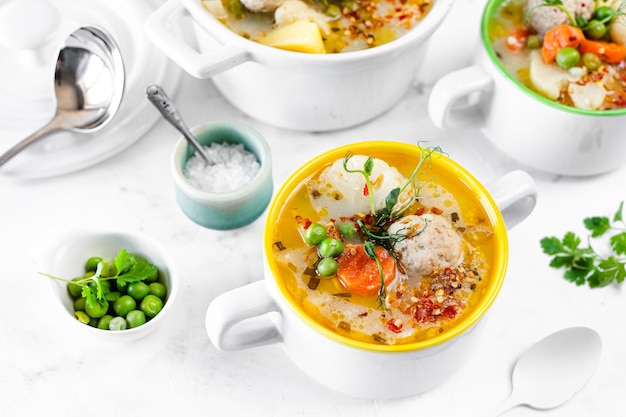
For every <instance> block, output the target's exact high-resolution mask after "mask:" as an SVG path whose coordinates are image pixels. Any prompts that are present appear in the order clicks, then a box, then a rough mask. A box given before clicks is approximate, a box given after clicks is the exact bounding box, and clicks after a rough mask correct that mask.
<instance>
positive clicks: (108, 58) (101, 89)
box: [0, 27, 124, 166]
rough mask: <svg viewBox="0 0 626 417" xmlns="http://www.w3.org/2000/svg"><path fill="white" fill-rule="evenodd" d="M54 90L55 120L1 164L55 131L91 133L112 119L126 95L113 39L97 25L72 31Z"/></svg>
mask: <svg viewBox="0 0 626 417" xmlns="http://www.w3.org/2000/svg"><path fill="white" fill-rule="evenodd" d="M54 92H55V95H56V100H57V109H56V113H55V115H54V117H53V118H52V120H50V122H48V124H47V125H45V126H43V127H42V128H41V129H39V130H37V131H36V132H35V133H33V134H32V135H30V136H29V137H27V138H26V139H23V140H22V141H21V142H18V143H17V144H16V145H14V146H13V147H12V148H10V149H9V150H8V151H6V152H5V153H4V154H2V155H0V166H2V165H4V163H5V162H7V161H8V160H9V159H11V158H13V157H14V156H15V155H16V154H17V153H19V152H21V151H22V150H24V149H25V148H26V147H28V146H30V145H32V144H33V143H35V142H37V141H38V140H39V139H41V138H43V137H45V136H47V135H49V134H51V133H53V132H57V131H61V130H71V131H75V132H82V133H90V132H95V131H97V130H99V129H102V128H103V127H104V126H105V125H106V124H107V123H108V122H110V121H111V119H112V118H113V116H114V115H115V113H116V112H117V110H118V108H119V106H120V103H121V101H122V96H123V94H124V63H123V61H122V55H121V54H120V51H119V48H118V47H117V44H116V43H115V41H114V40H113V38H112V37H111V36H110V35H109V34H108V33H106V32H104V31H103V30H101V29H97V28H94V27H82V28H80V29H78V30H76V31H74V32H73V33H72V34H70V36H69V37H68V38H67V39H66V41H65V45H64V46H63V48H62V49H61V51H60V52H59V56H58V58H57V62H56V69H55V73H54Z"/></svg>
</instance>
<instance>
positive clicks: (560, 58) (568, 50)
mask: <svg viewBox="0 0 626 417" xmlns="http://www.w3.org/2000/svg"><path fill="white" fill-rule="evenodd" d="M578 61H580V52H578V49H576V48H572V47H571V46H566V47H565V48H562V49H561V50H560V51H559V52H557V54H556V63H557V64H558V65H559V67H561V68H563V69H570V68H572V67H573V66H575V65H576V64H578Z"/></svg>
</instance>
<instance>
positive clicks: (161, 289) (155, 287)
mask: <svg viewBox="0 0 626 417" xmlns="http://www.w3.org/2000/svg"><path fill="white" fill-rule="evenodd" d="M148 287H150V294H152V295H156V296H157V297H159V298H160V299H161V300H162V299H164V298H165V294H167V290H166V289H165V285H163V284H161V283H160V282H151V283H150V285H148Z"/></svg>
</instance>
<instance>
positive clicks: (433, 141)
mask: <svg viewBox="0 0 626 417" xmlns="http://www.w3.org/2000/svg"><path fill="white" fill-rule="evenodd" d="M146 83H149V80H146ZM428 93H429V85H428V84H427V85H416V86H415V87H414V88H412V89H411V90H410V91H408V92H407V95H406V97H405V99H404V100H403V101H402V102H401V103H399V104H398V105H397V106H395V107H394V108H393V109H392V110H391V111H390V112H388V113H387V114H385V115H383V116H382V117H380V118H378V119H376V120H374V121H371V122H370V123H367V124H365V125H362V126H358V127H356V128H352V129H348V130H345V131H339V132H333V133H325V134H311V133H300V132H292V131H284V130H280V129H277V128H273V127H271V126H267V125H264V124H262V123H259V122H257V121H255V120H251V119H249V118H247V117H246V116H245V115H242V114H241V113H240V112H238V111H237V110H236V109H234V108H233V107H232V106H231V105H230V104H228V103H227V102H225V101H224V99H222V98H221V96H220V95H219V93H218V92H217V91H216V90H215V88H214V87H213V85H212V84H211V83H210V82H208V81H201V80H196V79H192V78H191V77H189V76H186V75H185V76H183V79H182V83H181V86H180V89H179V91H178V93H177V94H176V96H175V99H176V102H177V104H178V105H179V107H180V110H181V112H182V114H183V115H184V117H185V118H186V120H187V121H188V124H189V125H190V126H193V125H196V124H200V123H202V122H205V121H208V120H240V121H244V122H248V123H250V124H251V125H252V126H253V127H255V128H256V129H258V130H259V131H260V132H261V133H262V134H263V135H264V136H265V138H266V139H267V141H268V142H269V144H270V146H271V149H272V152H273V158H274V166H273V170H274V182H275V186H276V187H278V186H279V185H280V184H281V183H282V181H283V180H284V179H285V178H286V177H287V176H288V175H289V174H290V173H291V172H292V171H293V170H295V169H296V168H297V167H298V166H299V165H300V164H302V163H303V162H305V161H306V160H308V159H309V158H311V157H313V156H315V155H316V154H318V153H320V152H322V151H324V150H326V149H329V148H332V147H334V146H337V145H341V144H345V143H350V142H354V141H361V140H369V139H389V140H396V141H404V142H410V143H415V142H417V141H427V143H428V144H429V145H438V146H441V147H442V148H443V149H444V150H445V151H446V152H447V153H448V154H449V155H450V156H451V157H452V158H454V159H456V160H458V161H459V162H460V163H462V164H463V165H465V166H466V167H467V168H468V169H469V170H470V171H471V172H472V173H474V174H475V176H476V177H477V178H479V179H480V180H482V181H483V182H486V183H488V182H489V181H491V180H493V179H495V178H497V177H499V176H500V175H502V174H504V173H506V172H508V171H509V170H512V169H517V168H524V167H523V166H521V165H520V164H518V163H517V162H515V161H513V160H511V159H509V158H507V157H505V156H503V155H501V154H500V153H499V152H498V151H496V150H494V148H493V146H492V145H491V144H490V143H489V142H488V141H487V140H486V139H485V138H484V137H483V136H482V134H481V133H479V131H478V130H476V129H467V130H459V131H454V132H442V131H440V130H438V129H437V128H435V127H434V126H433V125H432V124H431V123H430V121H429V120H428V116H427V114H426V102H427V97H428ZM155 111H156V110H155ZM177 136H178V135H177V134H176V133H175V131H174V130H173V128H172V127H171V126H169V125H168V124H167V123H166V122H164V121H161V122H160V123H159V124H158V125H157V126H155V127H154V128H153V129H152V130H151V131H150V132H149V134H148V135H147V136H145V137H144V138H142V139H141V140H139V141H138V142H137V143H135V144H134V145H133V146H131V147H130V148H128V149H127V150H126V151H124V152H123V153H121V154H119V155H117V156H115V157H113V158H111V159H109V160H107V161H105V162H103V163H100V164H99V165H96V166H93V167H91V168H88V169H85V170H82V171H79V172H76V173H73V174H69V175H65V176H61V177H54V178H49V179H43V180H19V179H15V178H6V177H3V176H1V175H0V259H1V260H2V276H3V277H2V284H3V285H2V289H1V290H0V416H7V417H14V416H16V417H17V416H34V415H46V416H84V415H90V416H94V417H99V416H111V415H119V416H123V415H145V416H148V415H150V416H166V415H179V416H196V415H210V416H218V415H225V416H229V415H233V416H244V415H258V416H290V417H292V416H342V417H345V416H359V417H368V416H393V415H422V416H446V415H455V416H460V415H462V416H477V417H479V416H484V414H483V411H484V410H486V409H488V408H490V406H491V405H492V404H495V403H497V402H499V401H501V400H503V399H504V398H505V397H506V396H507V395H508V394H509V392H510V390H511V383H510V373H511V369H512V366H513V364H514V362H515V360H516V359H517V357H518V356H519V355H520V354H521V353H522V352H523V351H524V350H525V349H526V348H527V347H529V346H530V345H531V344H532V343H533V342H535V341H536V340H538V339H540V338H542V337H543V336H545V335H547V334H549V333H551V332H553V331H556V330H559V329H562V328H564V327H569V326H589V327H591V328H593V329H595V330H597V331H598V332H599V333H600V335H601V337H602V339H603V344H604V350H603V355H602V359H601V361H600V365H599V368H598V370H597V372H596V373H595V375H594V376H593V377H592V379H591V380H590V381H589V383H588V384H587V385H586V386H585V388H584V389H583V390H582V391H581V392H579V393H578V394H577V395H576V396H575V397H574V398H573V399H572V400H571V401H569V402H568V403H566V404H565V405H563V406H562V407H559V408H556V409H553V410H550V411H545V412H537V411H535V410H533V409H530V408H527V407H518V408H516V409H513V410H511V411H510V412H509V413H507V414H506V415H507V416H510V417H515V416H520V417H521V416H534V415H545V416H551V417H552V416H554V417H556V416H564V417H565V416H567V417H579V416H580V417H582V416H626V396H625V395H624V389H625V388H626V359H625V358H626V355H624V352H625V351H626V330H625V329H624V324H623V317H624V303H625V301H626V298H625V295H624V289H623V288H620V287H617V286H611V287H608V288H604V289H597V290H590V289H589V288H586V287H576V286H574V285H573V284H571V283H568V282H566V281H565V280H564V279H563V278H561V272H559V271H556V270H552V269H550V268H549V267H548V262H549V259H548V258H547V256H545V255H544V254H542V252H541V249H540V246H539V240H540V239H541V238H542V237H544V236H547V235H556V236H562V235H563V234H564V233H565V232H566V231H568V230H573V231H576V232H579V233H583V232H584V230H583V227H582V219H583V218H584V217H587V216H590V215H608V216H611V215H612V214H613V213H614V211H615V209H616V208H617V206H618V204H619V202H620V201H621V200H623V199H625V198H626V194H625V193H624V191H623V190H624V187H623V184H624V181H625V180H626V169H620V170H618V171H615V172H611V173H609V174H606V175H602V176H597V177H593V178H562V177H555V176H552V175H546V174H542V173H540V172H535V171H532V170H528V172H529V173H531V175H533V177H534V178H535V180H536V181H537V183H538V187H539V200H538V204H537V207H536V209H535V211H534V212H533V213H532V214H531V216H530V217H529V218H528V219H527V220H526V221H525V222H524V223H522V224H521V225H519V226H518V227H517V228H515V229H513V230H512V231H511V232H510V235H509V238H510V262H509V273H508V276H507V278H506V281H505V283H504V287H503V288H502V291H501V293H500V295H499V298H498V299H497V301H496V303H495V304H494V305H493V307H492V309H491V311H490V312H489V314H488V317H487V320H488V321H487V323H486V327H485V331H484V334H483V339H482V342H481V346H480V349H479V350H478V351H477V352H476V353H475V355H474V356H473V357H472V359H471V360H470V361H468V363H467V364H466V365H465V366H464V367H463V368H461V369H459V371H458V373H457V374H456V375H455V376H454V377H453V378H452V379H451V380H449V381H448V382H446V383H445V384H444V385H442V386H440V387H438V388H436V389H434V390H432V391H429V392H426V393H424V394H422V395H419V396H415V397H411V398H405V399H400V400H393V401H372V400H364V399H354V398H347V397H344V396H342V395H339V394H337V393H335V392H332V391H330V390H328V389H327V388H325V387H323V386H320V385H318V384H317V383H316V382H314V381H312V380H310V379H309V378H308V377H307V376H306V375H304V374H303V373H301V372H300V371H299V370H298V369H296V368H295V367H294V366H293V365H292V364H291V363H290V362H289V360H288V359H287V357H286V355H285V354H284V352H283V351H282V349H281V347H280V346H269V347H262V348H256V349H251V350H246V351H241V352H234V353H233V352H230V353H227V352H220V351H218V350H216V349H215V348H214V347H213V346H212V345H211V343H210V341H209V339H208V337H207V335H206V333H205V330H204V323H203V321H204V315H205V311H206V308H207V306H208V305H209V303H210V302H211V300H212V299H213V298H214V297H216V296H217V295H219V294H221V293H223V292H225V291H228V290H230V289H233V288H236V287H239V286H241V285H244V284H246V283H250V282H252V281H255V280H258V279H261V276H262V258H261V256H262V254H261V238H262V234H263V227H264V217H262V218H261V219H259V220H257V221H256V222H254V223H253V224H252V225H250V226H248V227H245V228H242V229H239V230H236V231H230V232H217V231H212V230H207V229H204V228H202V227H199V226H197V225H195V224H194V223H192V222H191V221H190V220H188V219H187V218H186V217H185V216H184V215H183V214H182V212H181V211H180V210H179V209H178V207H177V205H176V202H175V199H174V185H173V182H172V178H171V176H170V173H169V159H170V154H171V152H172V150H173V148H174V143H175V140H176V138H177ZM0 140H2V132H0ZM539 151H540V150H538V152H539ZM59 225H72V226H85V227H90V226H97V227H99V228H104V229H107V228H111V229H118V230H119V229H121V228H127V229H130V230H137V231H143V232H145V233H148V234H150V235H152V236H154V237H156V238H157V239H158V240H159V241H160V242H161V243H162V244H163V245H164V246H165V247H166V248H167V249H169V250H170V251H171V254H172V256H173V258H174V260H175V262H176V264H177V266H178V268H179V271H180V274H181V279H182V282H181V286H180V289H179V294H178V299H177V304H176V305H175V307H174V308H173V310H172V311H171V316H170V317H169V318H168V320H167V321H166V322H165V323H164V325H163V327H162V328H160V329H158V331H156V332H155V333H153V334H151V335H149V336H147V337H146V338H144V339H141V340H139V341H136V342H133V343H130V344H120V345H114V344H107V343H103V342H100V341H95V340H84V339H83V338H80V337H78V336H77V335H76V334H74V333H73V332H72V331H70V329H69V328H68V327H69V326H67V323H64V322H63V321H62V320H61V313H60V311H58V306H56V305H55V304H54V303H53V302H52V300H51V294H50V292H49V290H48V283H47V282H46V279H45V278H43V277H41V276H39V275H37V274H36V272H37V269H36V266H35V265H34V263H33V261H32V260H31V259H30V257H29V251H30V249H31V247H32V245H33V244H34V242H35V241H36V240H37V239H38V237H39V236H40V235H41V234H42V232H43V231H44V230H47V229H48V228H50V227H52V226H59ZM624 285H626V284H624Z"/></svg>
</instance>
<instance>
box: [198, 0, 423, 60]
mask: <svg viewBox="0 0 626 417" xmlns="http://www.w3.org/2000/svg"><path fill="white" fill-rule="evenodd" d="M264 1H266V2H269V3H271V4H270V5H269V6H266V5H265V3H264ZM432 2H433V0H358V1H355V0H344V1H321V0H308V1H300V0H284V1H283V0H203V1H202V4H203V6H204V8H205V9H206V10H207V11H209V12H210V13H212V14H213V15H214V16H215V17H216V18H218V20H220V21H221V22H222V23H223V24H224V25H226V26H227V27H229V28H230V29H231V30H233V31H234V32H236V33H238V34H239V35H241V36H243V37H245V38H247V39H250V40H253V41H255V42H259V43H262V44H266V45H269V46H274V47H277V48H281V49H287V50H292V51H297V52H309V53H339V52H349V51H357V50H362V49H367V48H371V47H375V46H378V45H383V44H385V43H388V42H390V41H392V40H394V39H397V38H398V37H400V36H403V35H405V34H406V33H407V32H408V31H409V30H410V29H411V28H412V27H413V26H414V25H415V24H417V23H418V22H419V21H420V20H422V19H423V18H424V16H426V14H427V13H428V11H429V10H430V9H431V7H432ZM246 3H247V4H250V7H262V8H263V9H262V11H255V10H250V9H248V8H247V7H246ZM305 22H306V23H307V24H304V23H305Z"/></svg>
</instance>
